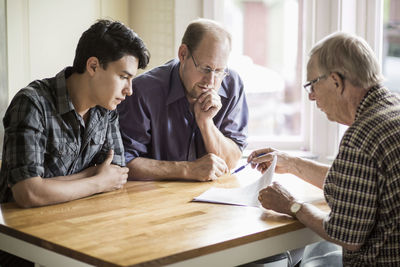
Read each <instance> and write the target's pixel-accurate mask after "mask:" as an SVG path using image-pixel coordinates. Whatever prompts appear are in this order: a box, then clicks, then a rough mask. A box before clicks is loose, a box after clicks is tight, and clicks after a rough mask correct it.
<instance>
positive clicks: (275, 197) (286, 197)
mask: <svg viewBox="0 0 400 267" xmlns="http://www.w3.org/2000/svg"><path fill="white" fill-rule="evenodd" d="M258 200H259V201H260V203H261V205H262V206H263V207H264V208H266V209H270V210H274V211H276V212H279V213H285V214H288V215H291V216H292V213H291V211H290V206H291V204H292V203H293V202H295V201H296V199H295V198H294V197H293V195H292V194H291V193H289V191H287V190H286V188H284V187H283V186H282V185H281V184H280V183H278V182H273V183H272V185H270V186H267V187H266V188H264V189H262V190H260V192H259V194H258Z"/></svg>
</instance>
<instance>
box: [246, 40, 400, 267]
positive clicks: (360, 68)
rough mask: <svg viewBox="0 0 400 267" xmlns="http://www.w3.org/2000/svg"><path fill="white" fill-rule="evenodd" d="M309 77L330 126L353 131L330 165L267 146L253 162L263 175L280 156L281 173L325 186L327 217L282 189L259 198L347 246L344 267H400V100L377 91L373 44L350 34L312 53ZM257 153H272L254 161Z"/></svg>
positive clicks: (313, 94)
mask: <svg viewBox="0 0 400 267" xmlns="http://www.w3.org/2000/svg"><path fill="white" fill-rule="evenodd" d="M307 78H308V80H309V82H308V83H307V84H305V85H304V88H306V89H307V92H308V93H309V98H310V100H312V101H316V104H317V106H318V108H319V109H321V110H322V111H323V112H324V113H326V115H327V117H328V119H329V120H331V121H336V122H338V123H341V124H344V125H348V126H349V128H348V129H347V131H346V132H345V134H344V135H343V138H342V141H341V143H340V147H339V152H338V155H337V156H336V159H335V160H334V162H333V163H332V166H325V165H322V164H319V163H317V162H313V161H309V160H305V159H301V158H296V157H293V156H290V155H288V154H285V153H282V152H280V151H277V150H274V149H270V148H267V149H260V150H257V151H254V152H253V153H252V155H251V156H250V157H249V159H248V161H249V162H251V161H252V162H253V164H252V165H253V167H255V166H256V164H257V163H258V167H257V168H258V169H259V170H260V171H265V170H266V168H267V167H268V165H269V164H270V161H271V159H272V157H273V155H276V156H277V158H278V160H277V165H276V172H279V173H292V174H294V175H296V176H298V177H300V178H302V179H304V180H305V181H307V182H310V183H312V184H314V185H316V186H318V187H320V188H323V190H324V194H325V199H326V201H327V203H328V205H329V207H330V212H329V213H325V212H322V211H321V210H319V209H318V208H317V207H315V206H314V205H312V204H309V203H301V202H299V201H298V200H296V199H295V198H294V196H292V195H291V194H290V193H289V192H288V191H287V190H286V189H285V188H283V187H282V186H281V185H280V184H279V183H274V184H273V185H271V186H269V187H267V188H265V189H263V190H261V191H260V193H259V200H260V202H261V204H262V205H263V207H265V208H267V209H273V210H275V211H278V212H281V213H286V214H289V215H292V216H294V217H296V218H297V219H298V220H299V221H301V222H302V223H303V224H304V225H305V226H307V227H309V228H311V229H312V230H314V231H315V232H316V233H318V234H319V235H320V236H321V237H323V238H324V239H326V240H328V241H330V242H332V243H335V244H338V245H340V246H342V248H343V265H344V266H400V250H399V244H400V224H399V221H400V201H399V192H400V168H399V159H400V131H399V130H398V129H399V128H400V98H399V97H398V96H397V95H395V94H393V93H391V92H390V91H388V90H387V89H386V88H384V87H382V86H381V85H380V84H381V82H382V79H383V78H382V74H381V72H380V67H379V64H378V62H377V60H376V58H375V56H374V53H373V52H372V50H371V48H370V47H369V45H368V44H367V43H366V42H365V41H364V40H362V39H361V38H358V37H356V36H352V35H348V34H345V33H336V34H333V35H331V36H328V37H327V38H326V39H324V40H322V41H321V42H320V43H318V44H317V45H316V46H315V47H314V48H313V49H312V51H311V56H310V60H309V62H308V66H307ZM260 153H267V154H266V155H265V156H262V157H259V158H255V156H256V155H258V154H260ZM328 258H329V257H328ZM328 258H321V259H319V264H321V265H323V266H333V265H332V264H330V262H329V261H328V262H325V263H321V262H322V261H324V260H328ZM311 265H312V264H311ZM335 266H336V265H335Z"/></svg>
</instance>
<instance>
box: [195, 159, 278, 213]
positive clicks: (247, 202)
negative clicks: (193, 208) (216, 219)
mask: <svg viewBox="0 0 400 267" xmlns="http://www.w3.org/2000/svg"><path fill="white" fill-rule="evenodd" d="M276 160H277V158H276V156H275V157H274V160H273V161H272V164H271V166H270V167H269V168H268V169H267V171H266V172H265V173H264V174H263V175H262V176H261V177H260V178H259V179H257V180H256V181H254V182H253V183H251V184H249V185H247V186H244V187H239V188H215V187H212V188H210V189H209V190H207V191H206V192H204V193H203V194H201V195H200V196H198V197H196V198H194V201H200V202H212V203H222V204H234V205H244V206H253V207H260V206H261V205H260V202H259V201H258V192H259V191H260V190H261V189H263V188H264V187H266V186H268V185H270V184H271V181H272V177H273V175H274V171H275V166H276Z"/></svg>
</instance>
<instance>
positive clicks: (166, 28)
mask: <svg viewBox="0 0 400 267" xmlns="http://www.w3.org/2000/svg"><path fill="white" fill-rule="evenodd" d="M6 6H7V10H6V13H7V46H8V88H9V89H8V91H9V94H8V96H9V97H8V99H9V101H10V100H11V99H12V97H13V96H14V95H15V93H16V92H17V91H18V90H19V89H21V88H23V87H25V86H26V85H28V83H29V82H31V81H33V80H35V79H42V78H46V77H52V76H54V75H55V74H56V73H58V72H59V71H60V70H62V69H63V68H64V67H66V66H70V65H72V62H73V59H74V55H75V48H76V45H77V43H78V40H79V38H80V36H81V34H82V33H83V32H84V31H85V30H86V29H88V28H89V27H90V25H91V24H93V23H94V22H95V21H96V20H97V19H99V18H111V19H115V20H119V21H121V22H123V23H124V24H126V25H128V26H129V27H131V28H132V29H133V30H134V31H135V32H137V33H138V34H139V36H140V37H141V38H142V39H143V40H144V42H145V43H146V45H147V47H148V48H149V50H150V53H151V60H150V64H149V66H148V67H147V69H150V68H152V67H155V66H158V65H161V64H163V63H165V62H166V61H168V60H170V59H172V58H174V57H176V56H177V51H178V47H179V45H180V43H181V38H182V35H183V32H184V30H185V29H186V26H187V24H188V22H189V21H191V20H193V19H195V18H198V17H202V15H203V0H190V1H187V0H83V1H82V0H6Z"/></svg>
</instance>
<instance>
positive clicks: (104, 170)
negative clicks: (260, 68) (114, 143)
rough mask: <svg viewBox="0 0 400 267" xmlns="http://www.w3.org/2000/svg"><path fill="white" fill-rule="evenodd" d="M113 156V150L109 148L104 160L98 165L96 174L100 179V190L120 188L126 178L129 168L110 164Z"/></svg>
mask: <svg viewBox="0 0 400 267" xmlns="http://www.w3.org/2000/svg"><path fill="white" fill-rule="evenodd" d="M113 157H114V151H113V150H112V149H111V150H110V151H109V152H108V155H107V158H106V159H105V160H104V162H103V163H102V164H100V165H98V168H97V170H96V176H97V177H98V178H99V179H100V180H99V181H100V187H101V188H100V189H101V192H107V191H112V190H115V189H120V188H121V187H122V186H123V185H124V184H126V181H127V179H128V172H129V169H128V168H126V167H120V166H118V165H114V164H111V162H112V160H113Z"/></svg>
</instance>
